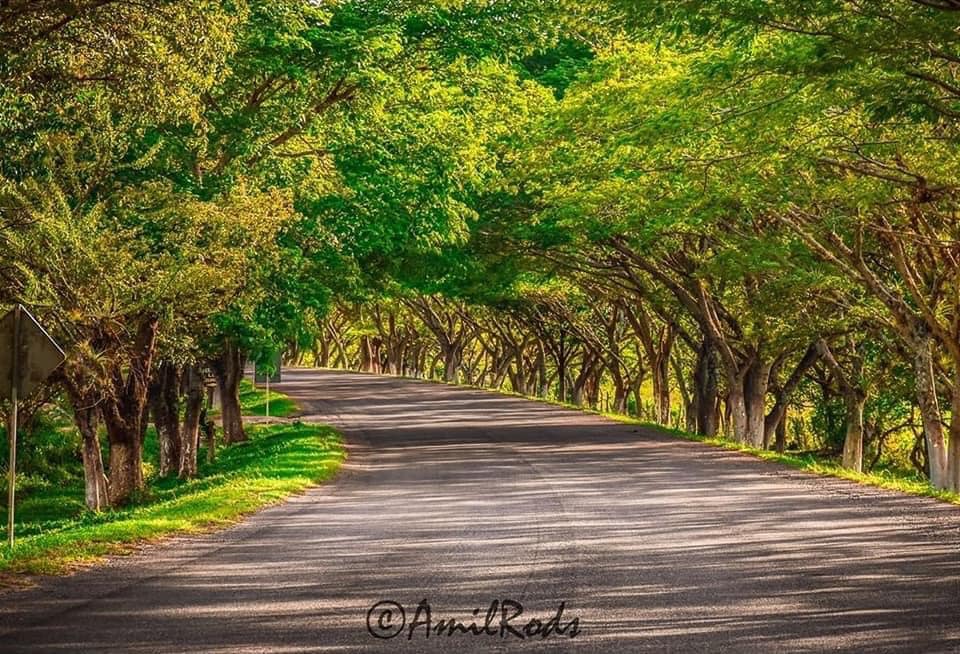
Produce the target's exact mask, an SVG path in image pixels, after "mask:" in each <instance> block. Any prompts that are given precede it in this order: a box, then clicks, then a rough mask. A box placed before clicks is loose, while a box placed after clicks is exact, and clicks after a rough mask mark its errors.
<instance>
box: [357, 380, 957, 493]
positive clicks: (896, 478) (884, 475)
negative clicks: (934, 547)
mask: <svg viewBox="0 0 960 654" xmlns="http://www.w3.org/2000/svg"><path fill="white" fill-rule="evenodd" d="M354 372H355V371H354ZM404 379H412V380H414V381H420V382H424V383H427V384H441V385H446V386H459V387H461V388H473V389H476V390H481V391H487V392H492V393H498V394H500V395H506V396H508V397H519V398H523V399H525V400H530V401H533V402H539V403H540V404H550V405H552V406H559V407H563V408H565V409H571V410H573V411H580V412H582V413H592V414H594V415H598V416H602V417H604V418H607V419H609V420H613V421H615V422H620V423H624V424H629V425H637V426H640V427H644V428H646V429H650V430H654V431H657V432H659V433H662V434H665V435H668V436H673V437H674V438H681V439H683V440H688V441H695V442H697V443H703V444H705V445H710V446H711V447H719V448H723V449H725V450H732V451H736V452H740V453H742V454H747V455H749V456H753V457H756V458H758V459H763V460H764V461H772V462H774V463H780V464H783V465H786V466H789V467H791V468H795V469H797V470H802V471H804V472H809V473H812V474H815V475H821V476H824V477H836V478H839V479H846V480H848V481H853V482H856V483H858V484H863V485H865V486H873V487H876V488H883V489H886V490H892V491H897V492H900V493H904V494H906V495H915V496H919V497H931V498H934V499H937V500H940V501H942V502H947V503H949V504H955V505H960V493H953V492H950V491H945V490H939V489H936V488H934V487H933V486H931V485H930V483H929V482H928V481H927V480H926V479H924V478H923V477H921V476H919V475H917V474H915V473H907V472H901V471H898V470H877V471H873V472H855V471H853V470H848V469H846V468H844V467H843V466H841V465H840V463H839V462H837V461H834V460H832V459H827V458H824V457H822V456H816V455H815V454H814V453H811V452H785V453H784V454H779V453H777V452H774V451H771V450H763V449H758V448H754V447H750V446H748V445H744V444H742V443H737V442H735V441H731V440H727V439H724V438H717V437H713V438H710V437H706V436H699V435H697V434H691V433H688V432H685V431H683V430H681V429H673V428H670V427H664V426H662V425H658V424H656V423H651V422H648V421H645V420H641V419H639V418H634V417H632V416H625V415H622V414H619V413H608V412H605V411H598V410H596V409H591V408H589V407H582V406H578V405H576V404H570V403H568V402H560V401H559V400H552V399H549V398H543V397H537V396H535V395H523V394H521V393H515V392H513V391H507V390H501V389H496V388H487V387H484V386H475V385H471V384H458V383H454V382H445V381H442V380H436V379H420V378H416V377H405V378H404Z"/></svg>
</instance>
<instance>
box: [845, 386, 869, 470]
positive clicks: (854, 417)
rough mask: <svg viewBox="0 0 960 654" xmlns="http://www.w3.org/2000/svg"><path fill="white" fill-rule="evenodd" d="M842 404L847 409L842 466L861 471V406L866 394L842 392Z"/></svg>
mask: <svg viewBox="0 0 960 654" xmlns="http://www.w3.org/2000/svg"><path fill="white" fill-rule="evenodd" d="M843 399H844V405H845V407H846V411H847V421H846V422H847V434H846V437H845V438H844V440H843V467H844V468H847V469H848V470H855V471H857V472H862V471H863V407H864V405H866V403H867V400H866V396H865V395H864V394H863V393H856V392H850V393H844V398H843Z"/></svg>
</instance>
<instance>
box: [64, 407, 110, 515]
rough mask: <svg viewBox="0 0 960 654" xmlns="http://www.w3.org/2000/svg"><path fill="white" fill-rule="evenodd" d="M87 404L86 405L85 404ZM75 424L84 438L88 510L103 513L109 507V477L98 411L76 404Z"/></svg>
mask: <svg viewBox="0 0 960 654" xmlns="http://www.w3.org/2000/svg"><path fill="white" fill-rule="evenodd" d="M84 404H85V403H84ZM73 411H74V414H73V415H74V422H75V423H76V425H77V429H79V430H80V435H81V436H82V437H83V451H82V458H83V484H84V498H85V500H86V504H87V508H88V509H90V510H91V511H101V510H103V509H104V508H106V506H107V502H108V499H109V496H108V494H107V476H106V475H105V474H104V471H103V455H102V453H101V449H100V438H99V436H97V422H98V421H97V409H96V408H95V407H94V406H93V405H92V404H91V405H89V406H80V407H79V408H78V407H77V404H76V403H75V404H74V410H73Z"/></svg>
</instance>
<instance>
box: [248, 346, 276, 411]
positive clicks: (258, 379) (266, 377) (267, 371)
mask: <svg viewBox="0 0 960 654" xmlns="http://www.w3.org/2000/svg"><path fill="white" fill-rule="evenodd" d="M281 363H282V360H281V355H280V353H277V354H276V355H274V357H273V360H272V361H271V362H270V363H268V364H267V365H263V366H260V365H255V366H254V368H253V381H254V383H256V384H266V386H267V400H266V403H267V405H266V410H265V411H264V413H265V414H266V416H267V417H268V418H269V417H270V382H273V383H274V384H279V383H280V379H281V377H280V367H281Z"/></svg>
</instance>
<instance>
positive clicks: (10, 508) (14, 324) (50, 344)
mask: <svg viewBox="0 0 960 654" xmlns="http://www.w3.org/2000/svg"><path fill="white" fill-rule="evenodd" d="M7 346H9V347H7ZM63 360H64V354H63V350H61V349H60V346H58V345H57V344H56V342H55V341H54V340H53V339H52V338H50V335H49V334H47V332H45V331H44V329H43V327H41V326H40V324H39V323H38V322H37V321H36V320H34V318H33V316H31V315H30V313H29V312H28V311H27V310H26V309H24V308H23V307H22V306H21V305H19V304H18V305H17V306H15V307H14V308H13V309H11V310H10V312H9V313H7V315H5V316H4V317H3V318H0V397H9V398H10V414H9V416H8V427H7V441H8V443H9V446H10V458H9V459H8V463H9V465H8V466H7V540H8V542H9V543H10V547H11V549H12V548H13V545H14V526H13V525H14V509H15V500H16V488H17V428H18V425H17V417H18V416H17V413H18V410H19V404H20V401H21V400H24V399H26V398H27V397H28V396H29V395H30V394H31V393H32V392H33V391H34V390H36V389H37V387H38V386H40V384H42V383H43V382H44V381H45V380H46V379H47V377H49V376H50V373H52V372H53V371H54V370H56V368H57V366H59V365H60V364H61V363H63Z"/></svg>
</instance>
